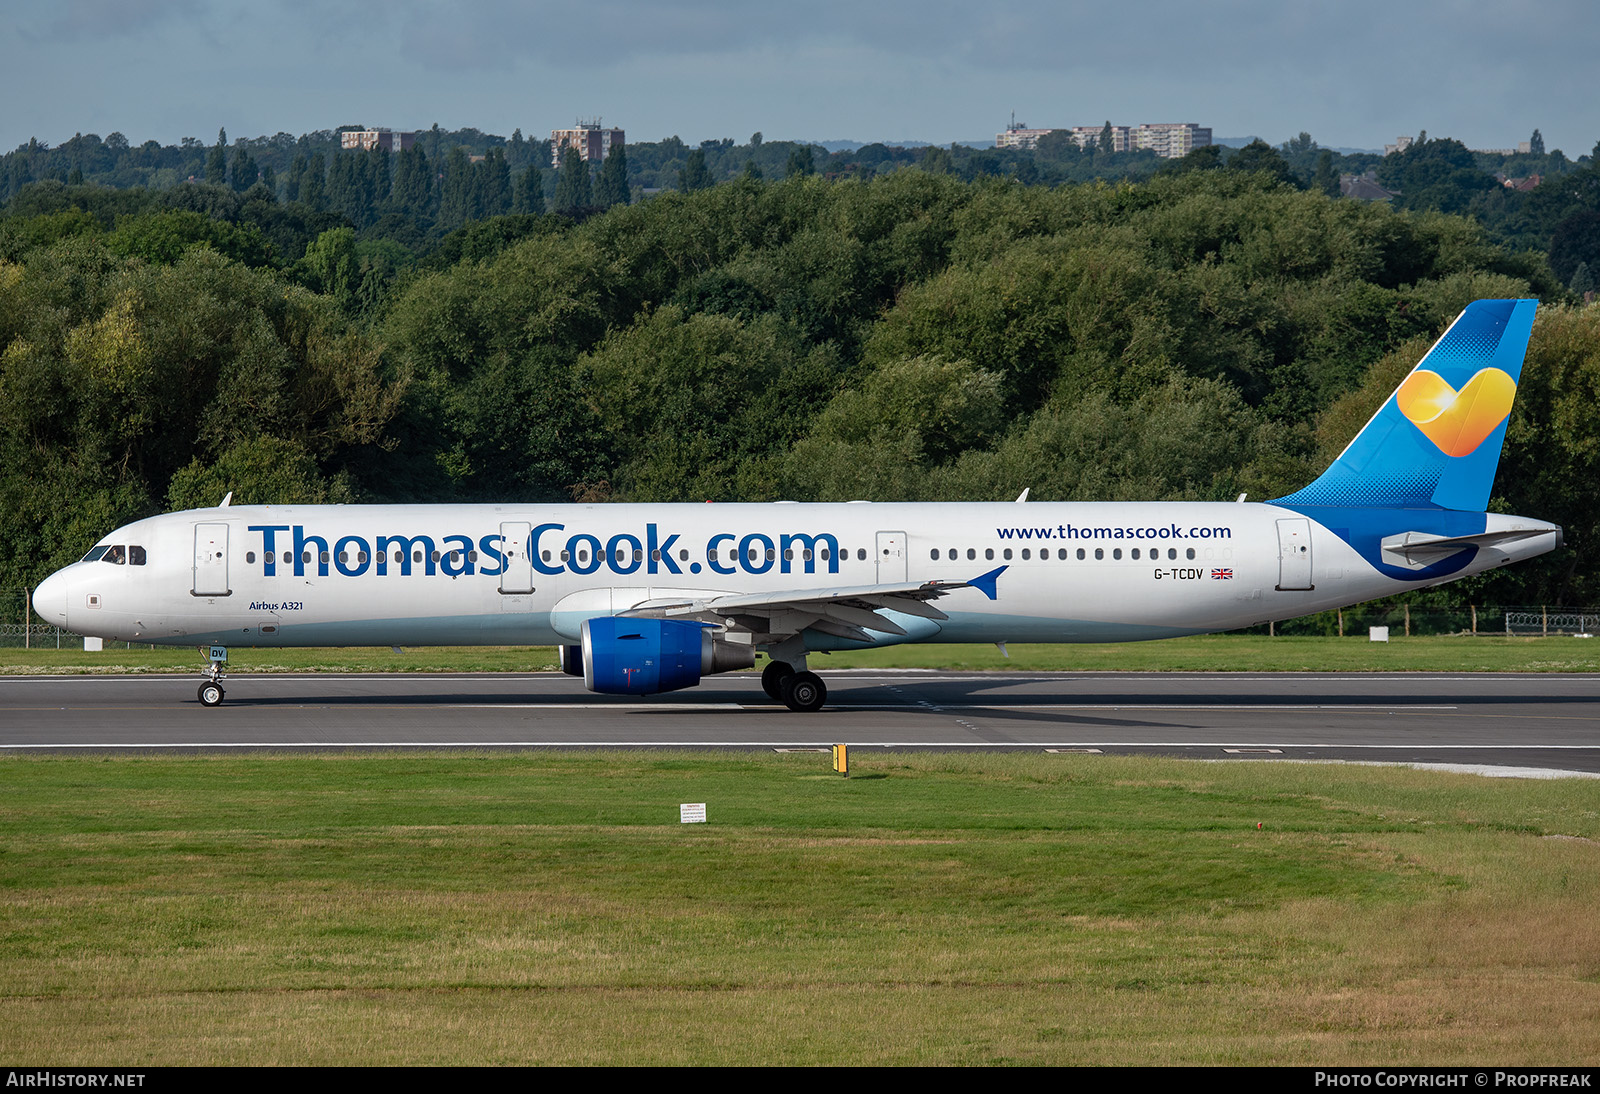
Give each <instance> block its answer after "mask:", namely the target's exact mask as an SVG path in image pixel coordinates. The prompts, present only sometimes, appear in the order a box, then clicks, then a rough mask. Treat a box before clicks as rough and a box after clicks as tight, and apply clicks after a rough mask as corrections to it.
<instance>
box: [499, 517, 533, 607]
mask: <svg viewBox="0 0 1600 1094" xmlns="http://www.w3.org/2000/svg"><path fill="white" fill-rule="evenodd" d="M532 538H533V525H531V524H529V523H527V522H526V521H508V522H506V523H503V524H501V525H500V550H501V551H502V552H503V553H504V554H505V558H506V561H505V569H504V570H502V571H501V572H500V591H501V592H503V593H531V592H533V544H532V543H530V542H529V540H531V539H532Z"/></svg>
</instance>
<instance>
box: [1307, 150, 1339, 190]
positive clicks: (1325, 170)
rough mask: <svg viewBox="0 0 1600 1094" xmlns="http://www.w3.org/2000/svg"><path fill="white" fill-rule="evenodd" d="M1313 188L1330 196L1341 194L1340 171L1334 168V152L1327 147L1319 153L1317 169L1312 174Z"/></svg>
mask: <svg viewBox="0 0 1600 1094" xmlns="http://www.w3.org/2000/svg"><path fill="white" fill-rule="evenodd" d="M1311 189H1313V190H1315V191H1316V192H1317V193H1319V194H1327V195H1328V196H1329V197H1330V198H1336V197H1338V196H1339V172H1337V171H1335V170H1334V169H1333V153H1332V152H1330V151H1328V150H1327V149H1326V148H1324V149H1323V150H1322V151H1321V152H1319V153H1318V154H1317V169H1316V172H1315V173H1314V174H1313V175H1312V176H1311Z"/></svg>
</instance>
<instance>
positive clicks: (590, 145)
mask: <svg viewBox="0 0 1600 1094" xmlns="http://www.w3.org/2000/svg"><path fill="white" fill-rule="evenodd" d="M624 143H625V140H624V137H623V133H622V130H620V129H603V128H601V126H600V120H599V119H598V118H597V119H595V120H594V121H592V122H583V121H580V122H579V123H578V124H577V125H576V126H574V127H573V128H571V129H552V130H550V166H551V167H554V168H556V169H557V170H560V168H561V157H562V156H563V155H564V154H565V153H566V150H567V149H569V148H576V149H577V150H578V155H580V156H582V157H583V159H584V162H585V163H599V162H601V161H602V160H604V159H605V158H606V157H607V156H609V155H610V154H611V150H612V149H613V148H621V147H622V146H623V144H624Z"/></svg>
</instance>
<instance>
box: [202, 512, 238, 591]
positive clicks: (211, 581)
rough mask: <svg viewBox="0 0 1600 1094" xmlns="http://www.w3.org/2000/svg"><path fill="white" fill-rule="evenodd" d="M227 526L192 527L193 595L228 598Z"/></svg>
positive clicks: (206, 525)
mask: <svg viewBox="0 0 1600 1094" xmlns="http://www.w3.org/2000/svg"><path fill="white" fill-rule="evenodd" d="M232 591H233V590H231V589H229V588H228V526H227V525H226V524H196V525H195V526H194V595H195V596H228V595H230V594H231V593H232Z"/></svg>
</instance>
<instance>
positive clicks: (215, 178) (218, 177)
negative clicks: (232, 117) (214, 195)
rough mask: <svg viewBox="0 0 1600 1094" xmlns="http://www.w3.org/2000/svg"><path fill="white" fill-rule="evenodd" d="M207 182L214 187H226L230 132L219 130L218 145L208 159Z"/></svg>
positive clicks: (213, 147) (212, 149)
mask: <svg viewBox="0 0 1600 1094" xmlns="http://www.w3.org/2000/svg"><path fill="white" fill-rule="evenodd" d="M206 181H207V182H209V183H211V184H212V185H213V186H224V185H226V184H227V181H228V131H227V130H226V129H219V130H217V143H216V144H215V145H213V146H212V148H211V154H210V155H209V156H207V157H206Z"/></svg>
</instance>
